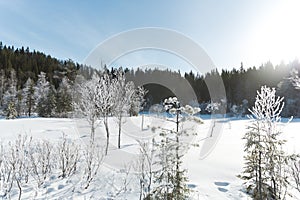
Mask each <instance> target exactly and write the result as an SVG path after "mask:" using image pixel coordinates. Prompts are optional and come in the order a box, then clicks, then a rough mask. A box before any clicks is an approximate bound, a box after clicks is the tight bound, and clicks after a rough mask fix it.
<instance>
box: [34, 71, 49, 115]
mask: <svg viewBox="0 0 300 200" xmlns="http://www.w3.org/2000/svg"><path fill="white" fill-rule="evenodd" d="M50 89H51V87H50V83H49V82H48V81H47V79H46V73H44V72H41V73H40V74H39V75H38V80H37V83H36V86H35V88H34V98H35V102H36V104H37V105H36V111H37V113H38V115H39V116H46V113H45V110H46V109H47V108H46V107H47V97H48V95H49V92H50Z"/></svg>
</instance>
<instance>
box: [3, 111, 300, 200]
mask: <svg viewBox="0 0 300 200" xmlns="http://www.w3.org/2000/svg"><path fill="white" fill-rule="evenodd" d="M141 121H142V117H132V118H127V119H125V122H124V124H123V134H122V146H121V149H117V148H116V147H117V133H118V126H117V124H116V120H114V119H110V121H109V123H110V132H111V134H112V136H111V138H110V141H111V145H110V149H109V153H108V156H107V157H105V158H104V163H103V165H102V166H101V168H100V170H99V173H98V174H97V176H96V178H95V179H94V180H93V183H92V184H91V186H90V187H89V188H88V189H86V190H84V189H83V188H82V181H81V180H82V171H80V170H78V171H77V172H76V174H75V175H74V176H72V177H70V178H66V179H61V178H59V177H58V176H56V175H53V176H51V177H49V178H48V179H47V180H46V182H45V183H44V185H43V186H42V187H40V188H37V187H36V186H34V184H33V183H31V182H30V181H29V182H28V184H25V185H24V186H23V193H22V199H109V198H112V199H113V198H115V199H138V197H139V195H138V187H139V186H138V181H137V180H136V179H135V176H134V175H132V174H134V169H132V170H128V171H130V173H129V175H128V174H126V172H125V171H126V170H124V166H129V165H130V163H132V162H131V161H132V160H133V159H134V158H135V157H137V153H138V147H139V146H138V143H137V141H136V139H141V138H147V137H149V136H152V135H153V134H154V133H153V131H151V128H149V127H152V126H162V127H170V126H172V123H171V122H166V121H165V120H163V119H159V118H155V117H149V116H145V117H144V127H143V129H142V128H141ZM217 123H222V125H223V126H222V129H221V132H219V134H220V135H219V137H218V138H216V139H217V140H218V141H217V143H216V145H215V146H214V148H213V150H212V151H211V153H210V154H209V155H208V156H206V157H205V158H201V156H200V152H201V150H202V149H203V145H204V143H205V142H206V141H207V140H210V138H207V136H208V134H209V133H210V130H211V128H212V124H213V122H212V120H211V119H204V124H201V125H196V126H194V130H195V131H196V132H197V136H195V137H193V138H190V139H191V141H190V142H191V143H197V144H199V146H198V147H196V146H192V145H191V147H190V149H189V150H188V151H187V153H186V155H185V156H184V167H185V168H187V169H188V177H189V186H190V188H191V189H192V190H193V192H192V194H191V195H192V198H193V199H216V200H219V199H250V198H249V197H248V196H247V195H246V194H245V193H244V192H243V191H242V190H243V188H242V181H241V180H240V179H239V178H237V175H238V174H239V173H240V172H241V171H242V167H243V154H244V152H243V144H244V141H243V140H242V139H241V138H242V137H243V134H244V133H245V132H246V126H247V124H248V123H249V120H246V119H241V120H226V121H222V122H217ZM88 127H89V126H88V124H87V123H86V122H83V121H79V120H73V119H56V118H30V119H29V118H27V119H26V118H24V119H15V120H5V119H1V120H0V132H1V134H0V139H1V142H2V144H4V147H5V145H6V144H7V142H8V141H14V140H15V139H16V138H17V137H18V135H19V134H22V135H25V134H26V135H28V136H32V137H33V138H34V139H37V140H39V139H42V140H47V141H50V142H53V143H56V142H58V141H59V140H61V138H62V136H63V134H65V135H66V137H67V138H70V139H72V140H74V141H76V143H78V144H80V145H81V146H85V145H86V144H87V141H88V137H89V128H88ZM299 129H300V120H293V121H292V122H290V123H289V124H287V125H284V126H282V131H283V134H282V135H283V137H284V138H286V139H287V140H288V143H287V145H286V148H287V149H288V151H289V152H290V153H300V145H299V144H300V134H299ZM96 137H97V138H98V139H100V140H103V141H105V130H104V127H103V126H102V124H100V126H99V128H97V130H96ZM82 159H83V158H81V162H82ZM125 179H126V181H127V182H128V187H127V188H126V192H121V190H122V183H123V182H124V180H125ZM135 185H136V189H135ZM0 187H1V188H0V189H2V184H1V185H0ZM293 193H294V194H295V196H294V197H292V199H297V195H298V199H300V198H299V197H300V194H299V193H297V192H296V191H293ZM10 197H11V198H12V199H16V198H17V197H18V189H17V188H13V190H12V191H11V193H10Z"/></svg>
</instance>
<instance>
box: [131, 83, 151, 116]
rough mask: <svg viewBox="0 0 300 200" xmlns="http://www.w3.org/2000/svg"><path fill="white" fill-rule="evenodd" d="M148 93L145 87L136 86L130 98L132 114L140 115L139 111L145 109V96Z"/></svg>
mask: <svg viewBox="0 0 300 200" xmlns="http://www.w3.org/2000/svg"><path fill="white" fill-rule="evenodd" d="M146 94H147V91H146V90H145V89H144V88H143V87H141V86H139V87H137V88H136V90H135V92H134V93H133V95H132V96H131V98H130V109H129V114H130V116H136V115H138V113H139V112H140V111H141V110H142V109H143V105H144V103H145V99H144V97H145V95H146Z"/></svg>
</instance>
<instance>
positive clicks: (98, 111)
mask: <svg viewBox="0 0 300 200" xmlns="http://www.w3.org/2000/svg"><path fill="white" fill-rule="evenodd" d="M78 79H81V80H83V77H81V78H80V77H79V78H78ZM76 91H77V94H76V95H75V97H74V101H73V104H74V107H75V111H76V112H77V113H78V114H80V115H81V116H84V118H86V119H87V121H88V122H89V124H90V127H91V140H92V141H93V140H94V139H95V129H96V128H97V126H98V125H99V124H100V123H101V122H103V124H104V126H105V131H106V150H105V153H106V154H107V153H108V147H109V139H110V131H109V121H108V118H109V117H112V116H113V117H115V118H116V120H117V124H118V148H121V133H122V123H123V122H122V119H123V117H124V116H127V115H129V113H130V111H135V112H138V111H139V110H140V109H141V108H142V103H143V98H144V95H145V93H146V91H145V90H144V89H143V88H141V87H138V88H137V89H136V88H135V86H134V83H133V82H130V81H129V82H126V80H125V76H124V72H123V71H122V69H119V70H117V71H115V72H114V73H113V74H110V73H108V71H107V70H104V71H102V72H100V74H97V73H95V74H94V75H93V76H92V78H91V79H90V80H86V81H84V80H83V81H80V82H79V83H77V84H76Z"/></svg>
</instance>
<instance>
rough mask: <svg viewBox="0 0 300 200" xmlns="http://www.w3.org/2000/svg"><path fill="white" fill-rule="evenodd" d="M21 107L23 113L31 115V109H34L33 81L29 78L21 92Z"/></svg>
mask: <svg viewBox="0 0 300 200" xmlns="http://www.w3.org/2000/svg"><path fill="white" fill-rule="evenodd" d="M22 93H23V94H22V96H23V99H22V107H23V109H22V110H24V113H25V115H28V116H29V117H30V116H31V114H32V112H33V110H34V109H35V101H34V82H33V81H32V79H31V78H28V79H27V81H26V83H25V86H24V88H23V92H22Z"/></svg>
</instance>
